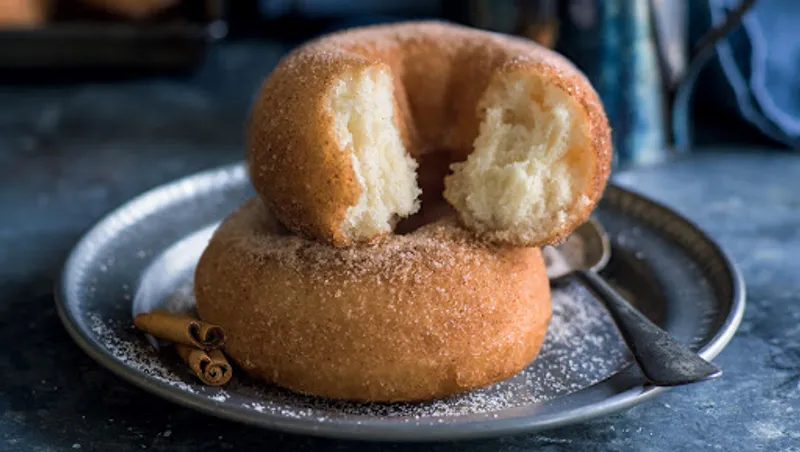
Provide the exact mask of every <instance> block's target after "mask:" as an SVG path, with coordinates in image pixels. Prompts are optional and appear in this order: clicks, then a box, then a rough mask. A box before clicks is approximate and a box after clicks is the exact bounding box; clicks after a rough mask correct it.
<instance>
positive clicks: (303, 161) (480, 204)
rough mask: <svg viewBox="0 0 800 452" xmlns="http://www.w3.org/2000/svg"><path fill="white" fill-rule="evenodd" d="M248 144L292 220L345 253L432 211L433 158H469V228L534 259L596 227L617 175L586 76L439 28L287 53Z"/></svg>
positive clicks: (453, 199)
mask: <svg viewBox="0 0 800 452" xmlns="http://www.w3.org/2000/svg"><path fill="white" fill-rule="evenodd" d="M247 146H248V163H249V171H250V178H251V180H252V182H253V185H254V187H255V189H256V191H257V192H258V194H259V195H260V196H261V198H262V199H263V200H264V202H265V203H266V204H267V205H268V206H269V208H270V209H271V210H272V211H273V212H274V214H275V215H276V217H277V218H278V219H279V220H280V221H281V222H282V223H283V224H284V225H285V226H286V227H287V228H288V229H290V230H292V231H293V232H295V233H297V234H299V235H301V236H304V237H307V238H312V239H315V240H317V241H320V242H322V243H328V244H331V245H334V246H337V247H343V246H350V245H353V244H358V243H365V242H370V241H373V240H374V239H376V238H378V237H380V236H382V235H385V234H388V233H391V232H392V231H393V230H394V226H395V224H396V223H397V222H398V221H399V220H400V219H402V218H406V217H409V216H411V215H413V214H414V213H416V212H417V211H418V210H419V208H420V197H421V194H422V192H423V191H425V190H426V189H428V187H425V186H420V181H419V180H418V173H419V172H420V171H421V170H422V169H421V168H420V167H419V165H420V164H419V163H418V162H419V161H421V160H422V157H423V156H425V155H429V154H431V153H437V152H445V151H446V152H448V153H452V154H453V155H454V156H455V157H456V158H455V161H456V162H455V163H453V164H452V165H451V174H449V175H447V176H446V178H445V183H444V187H445V188H444V193H443V195H444V198H445V199H446V200H447V201H448V202H449V203H450V204H451V205H452V206H453V208H454V209H455V210H456V211H457V213H458V216H459V218H460V220H461V223H462V224H463V225H464V226H465V227H467V228H468V229H470V230H471V231H473V232H474V233H476V234H477V235H479V236H481V237H483V238H485V239H487V240H490V241H493V242H498V243H502V244H511V245H519V246H539V245H544V244H547V243H552V242H556V241H559V240H560V239H563V238H565V237H566V236H567V235H568V234H569V233H570V232H571V231H572V230H573V229H574V228H575V227H577V226H578V225H580V224H581V223H583V222H584V221H585V220H586V219H587V218H588V216H589V214H590V213H591V211H592V210H593V208H594V206H595V205H596V203H597V201H598V199H599V198H600V195H601V194H602V191H603V189H604V188H605V184H606V181H607V179H608V174H609V168H610V161H611V144H610V130H609V127H608V123H607V119H606V116H605V113H604V111H603V109H602V106H601V103H600V101H599V98H598V96H597V94H596V93H595V91H594V90H593V89H592V87H591V85H590V84H589V82H588V81H587V80H586V78H585V77H584V76H583V75H582V74H581V73H580V71H578V70H577V69H576V68H575V67H574V66H572V64H571V63H569V62H568V61H567V60H566V59H564V58H563V57H561V56H560V55H558V54H556V53H554V52H552V51H550V50H548V49H545V48H543V47H541V46H539V45H537V44H535V43H533V42H530V41H526V40H522V39H518V38H512V37H508V36H503V35H499V34H495V33H490V32H486V31H479V30H475V29H471V28H467V27H463V26H457V25H450V24H444V23H438V22H410V23H402V24H394V25H381V26H371V27H363V28H359V29H353V30H348V31H344V32H339V33H335V34H332V35H328V36H325V37H322V38H320V39H317V40H315V41H311V42H310V43H308V44H306V45H304V46H302V47H300V48H298V49H297V50H295V51H294V52H292V53H291V54H289V55H287V56H286V57H284V59H282V60H281V62H280V63H279V65H278V66H277V67H276V69H275V70H274V71H273V72H272V73H271V74H270V76H269V77H268V78H267V80H266V81H265V83H264V86H263V87H262V89H261V90H260V92H259V95H258V97H257V99H256V102H255V103H254V106H253V110H252V112H251V120H250V125H249V128H248V145H247ZM426 194H428V193H426Z"/></svg>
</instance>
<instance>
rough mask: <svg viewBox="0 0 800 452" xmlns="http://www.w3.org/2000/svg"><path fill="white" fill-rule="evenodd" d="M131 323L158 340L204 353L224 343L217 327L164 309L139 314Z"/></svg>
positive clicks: (223, 333) (220, 330)
mask: <svg viewBox="0 0 800 452" xmlns="http://www.w3.org/2000/svg"><path fill="white" fill-rule="evenodd" d="M133 322H134V324H135V325H136V328H138V329H140V330H142V331H144V332H145V333H148V334H152V335H153V336H154V337H156V338H158V339H163V340H165V341H168V342H173V343H175V344H183V345H188V346H191V347H194V348H198V349H201V350H205V351H209V350H215V349H218V348H220V347H222V345H223V344H224V343H225V332H224V331H223V330H222V328H220V327H219V326H217V325H213V324H210V323H207V322H203V321H202V320H197V319H195V318H194V317H190V316H188V315H185V314H176V313H173V312H169V311H166V310H164V309H154V310H152V311H150V312H145V313H142V314H139V315H137V316H136V317H135V318H134V320H133Z"/></svg>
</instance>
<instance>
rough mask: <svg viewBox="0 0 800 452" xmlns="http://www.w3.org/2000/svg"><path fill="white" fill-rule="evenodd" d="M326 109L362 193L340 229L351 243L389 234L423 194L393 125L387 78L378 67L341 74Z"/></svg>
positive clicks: (389, 88) (393, 116) (412, 164)
mask: <svg viewBox="0 0 800 452" xmlns="http://www.w3.org/2000/svg"><path fill="white" fill-rule="evenodd" d="M330 108H331V114H332V116H333V118H334V136H335V137H336V139H337V144H338V145H339V147H340V148H341V149H342V150H343V152H347V153H348V154H349V156H350V159H351V161H352V164H353V173H354V174H355V178H356V180H357V181H358V184H359V186H360V188H361V194H360V195H359V197H358V201H357V202H356V204H355V205H353V206H350V207H348V209H347V212H346V213H345V217H344V220H343V221H342V223H341V230H342V232H343V233H344V235H345V236H346V237H347V239H348V240H353V241H364V240H368V239H370V238H372V237H374V236H376V235H378V234H382V233H387V232H390V231H391V229H392V227H393V226H394V221H395V220H396V218H397V217H407V216H409V215H411V214H413V213H415V212H416V211H417V210H419V200H418V197H419V195H420V193H422V191H421V190H420V189H419V187H418V186H417V176H416V170H417V162H416V160H414V159H413V158H412V157H411V156H410V155H409V154H408V152H407V151H406V149H405V146H403V141H402V139H401V137H400V132H399V130H398V129H397V127H396V125H395V124H396V122H395V112H394V104H393V103H392V79H391V77H390V76H389V74H387V73H386V71H385V70H381V69H380V68H368V69H366V70H362V71H358V72H350V73H346V74H343V75H342V77H341V78H340V79H339V80H337V81H336V83H335V84H334V86H333V90H332V93H331V106H330Z"/></svg>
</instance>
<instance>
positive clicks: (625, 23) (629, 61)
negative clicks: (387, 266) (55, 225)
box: [0, 0, 800, 167]
mask: <svg viewBox="0 0 800 452" xmlns="http://www.w3.org/2000/svg"><path fill="white" fill-rule="evenodd" d="M742 3H744V4H747V3H751V4H752V3H756V4H755V7H754V8H753V10H752V11H751V14H750V16H754V17H759V16H757V14H760V15H761V16H760V17H761V19H764V18H765V17H766V18H767V19H769V18H770V16H769V14H774V13H775V12H776V11H786V5H789V6H791V4H792V2H791V1H783V2H781V1H780V0H772V1H767V0H765V1H762V2H747V1H745V2H738V1H729V2H726V1H724V0H708V1H706V0H698V1H688V0H669V1H668V0H606V1H598V0H562V1H559V0H506V1H503V0H500V1H490V0H465V1H458V0H383V1H380V0H354V1H344V0H236V1H221V0H202V1H201V0H0V83H2V84H3V86H0V88H1V89H2V92H0V95H2V96H5V100H6V102H5V105H0V107H2V108H3V110H5V111H3V112H2V113H0V115H3V116H5V115H11V116H14V117H16V115H17V114H18V113H19V112H13V111H9V110H14V109H15V108H18V109H21V110H23V112H22V114H32V115H36V116H37V119H36V121H34V123H42V124H43V126H42V127H43V128H44V129H47V125H48V121H50V122H58V118H59V117H61V116H62V115H61V114H60V113H59V109H58V107H57V106H54V105H52V104H51V105H50V106H49V108H48V106H47V105H46V104H42V103H40V104H34V103H31V101H29V100H28V101H26V100H24V99H20V98H19V97H14V94H12V93H14V92H16V91H15V89H33V87H38V90H37V91H32V92H33V93H34V94H33V95H34V97H37V96H38V97H41V96H46V95H47V91H46V90H45V91H42V87H43V86H44V87H50V88H52V87H65V86H73V87H76V86H77V87H81V86H83V87H86V86H93V87H97V86H98V85H100V86H105V87H108V86H117V87H120V89H122V88H123V87H125V89H128V90H132V91H129V92H130V93H137V90H139V91H138V93H137V94H136V97H137V98H138V99H131V100H130V101H127V102H125V103H119V102H118V103H117V105H111V104H109V102H112V101H113V100H112V99H105V101H104V99H102V98H97V99H96V100H95V101H94V102H95V103H92V101H90V100H87V101H86V102H87V103H86V105H85V108H88V109H93V110H96V111H104V110H109V109H111V110H114V112H113V113H111V116H109V115H108V114H102V115H100V117H95V115H94V114H93V113H91V112H85V114H86V115H88V116H87V117H86V118H89V119H88V120H87V121H84V122H82V123H81V125H82V127H87V128H92V127H97V128H99V129H106V128H108V127H111V124H109V120H110V119H111V118H114V117H115V116H116V120H121V119H123V118H125V121H132V122H142V121H144V122H148V120H147V119H145V118H143V117H144V116H154V118H152V119H151V120H149V122H150V123H151V124H150V127H151V128H155V129H159V128H160V127H161V126H159V124H158V122H159V121H162V123H163V124H164V126H163V128H168V127H181V121H180V119H176V118H174V116H175V115H186V114H187V111H184V110H181V109H176V110H174V111H173V112H172V113H170V111H169V109H159V110H160V111H158V112H156V111H153V109H154V108H156V106H154V105H152V104H153V102H152V101H151V102H148V101H146V100H144V99H141V97H139V96H150V97H151V98H155V97H159V98H161V99H162V103H163V102H167V103H169V102H170V101H172V102H178V103H187V102H188V103H189V104H191V102H192V99H190V97H191V96H189V94H188V93H185V92H184V95H185V96H189V97H186V98H184V99H179V97H180V96H181V94H179V93H178V92H179V91H186V90H192V89H195V90H200V91H198V92H196V93H195V94H197V95H198V96H200V98H202V97H203V96H207V97H212V98H213V99H206V101H207V104H208V105H206V107H207V108H211V109H213V108H218V109H219V111H218V116H217V118H216V119H215V122H216V123H217V125H218V126H220V127H223V128H226V127H227V128H229V129H230V130H231V131H233V130H236V132H235V133H239V131H238V129H236V127H237V124H241V122H242V121H243V120H244V117H245V115H246V110H247V109H248V108H249V101H250V99H251V98H252V95H253V94H254V92H255V90H256V89H257V86H258V83H259V82H260V81H261V79H263V77H265V76H266V75H267V73H268V72H269V70H270V69H271V67H272V66H274V64H275V63H276V62H277V59H278V58H279V57H280V56H281V55H283V54H284V53H285V52H286V51H288V50H289V49H291V48H292V47H293V46H296V45H297V44H299V43H301V42H303V41H305V40H307V39H310V38H312V37H315V36H318V35H320V34H323V33H327V32H331V31H334V30H338V29H343V28H348V27H353V26H359V25H365V24H371V23H381V22H392V21H400V20H411V19H422V18H436V19H441V20H447V21H452V22H458V23H462V24H466V25H470V26H474V27H478V28H482V29H487V30H492V31H497V32H502V33H509V34H515V35H519V36H522V37H524V38H527V39H532V40H535V41H537V42H539V43H541V44H543V45H546V46H548V47H551V48H554V49H556V50H558V51H559V52H562V53H563V54H565V55H566V56H567V57H569V58H570V59H571V60H572V61H574V62H575V64H576V65H577V66H578V67H580V68H581V69H582V70H583V71H584V72H586V74H587V75H588V76H589V78H590V79H591V81H592V83H593V84H594V86H595V87H596V89H597V90H598V92H599V93H600V95H601V97H602V99H603V102H604V104H605V108H606V110H607V112H608V115H609V118H610V120H611V123H612V126H613V129H614V144H615V148H616V154H617V156H616V158H617V161H616V165H617V167H627V166H632V165H645V164H652V163H658V162H661V161H663V160H665V159H669V158H672V157H675V156H680V155H681V154H685V153H687V152H693V151H694V152H696V151H698V150H699V149H701V148H703V147H704V146H720V145H723V146H741V147H745V146H760V147H765V146H766V147H776V148H786V149H789V148H794V147H796V143H795V141H794V136H793V132H792V130H791V127H788V126H785V125H786V121H784V122H783V123H781V121H780V120H781V118H780V117H778V118H776V117H775V115H778V116H780V115H779V114H780V113H786V111H787V110H788V111H789V116H790V117H789V119H790V121H789V122H791V119H792V118H791V109H792V107H794V106H795V105H793V103H794V104H797V103H800V102H794V101H792V100H791V99H790V100H789V101H788V104H789V105H788V106H787V105H780V106H778V108H777V109H776V108H772V110H770V109H769V108H767V107H770V105H766V104H768V103H769V102H767V101H769V100H771V99H774V98H775V97H776V96H780V95H781V91H780V90H779V91H778V92H777V94H776V92H775V91H774V90H773V91H772V92H770V84H772V85H775V82H774V81H775V80H776V76H775V75H774V72H775V71H773V76H772V78H769V77H767V80H766V82H763V79H764V77H763V76H762V77H760V79H761V80H762V84H764V85H766V88H764V89H762V91H765V90H766V93H763V92H762V93H761V94H763V95H762V96H761V97H759V94H760V93H759V91H758V89H757V88H758V87H757V86H755V83H756V82H757V81H758V80H757V79H759V77H758V74H757V72H758V65H759V64H761V65H762V67H766V68H768V69H769V68H773V69H774V68H775V59H774V58H772V59H770V57H769V55H770V54H775V53H776V52H774V50H775V49H776V48H778V45H777V44H775V39H773V38H770V41H769V42H770V44H771V45H772V50H773V52H762V54H764V53H766V54H767V56H766V57H764V58H763V61H759V60H758V58H757V56H758V55H756V54H755V51H754V50H753V49H756V50H757V48H758V42H757V41H758V40H759V39H762V40H763V36H759V35H758V34H759V33H762V34H763V32H761V31H759V30H756V29H755V28H753V26H751V27H747V21H745V24H744V25H743V26H741V25H739V21H738V18H737V17H735V16H736V7H737V6H739V5H741V4H742ZM794 3H795V4H796V3H797V2H794ZM750 6H752V5H747V7H750ZM790 9H797V8H796V7H794V8H790ZM731 17H732V19H731ZM790 17H791V16H790ZM726 18H728V19H731V24H726V23H725V20H726ZM751 18H752V17H751ZM770 20H771V19H770ZM751 22H752V21H751ZM715 25H716V26H720V27H721V26H725V25H731V26H730V27H729V28H730V30H724V31H725V32H726V33H725V34H721V36H722V38H723V39H722V41H713V40H709V34H711V35H713V33H709V32H710V31H713V27H714V26H715ZM761 28H762V29H763V28H765V27H763V26H762V27H761ZM754 30H756V31H754ZM784 30H786V27H784ZM712 37H713V36H712ZM792 37H793V36H791V34H789V35H788V38H787V36H784V38H783V39H791V38H792ZM762 44H763V43H762ZM781 45H782V44H781ZM762 47H763V45H762ZM704 51H705V52H704ZM726 55H727V56H728V57H729V58H727V59H726V58H724V57H725V56H726ZM726 62H727V63H728V66H725V63H726ZM790 66H792V65H791V64H790ZM780 70H781V68H780V67H778V75H780ZM788 70H791V71H792V72H794V71H795V67H793V66H792V67H789V68H788ZM767 74H768V75H769V74H770V73H769V71H767ZM737 77H738V78H737ZM748 78H749V80H748ZM165 80H167V81H168V82H164V81H165ZM742 80H744V81H745V85H746V86H745V87H744V88H742V87H741V86H738V85H737V82H739V85H741V81H742ZM133 81H139V82H140V83H147V82H148V81H155V82H154V83H156V84H158V83H184V84H183V85H169V86H172V88H173V91H176V92H173V93H171V94H170V93H169V92H166V91H164V90H161V91H159V92H158V93H155V92H152V91H153V90H157V88H154V87H153V86H151V87H150V88H149V89H147V88H143V87H142V86H143V85H141V84H139V85H137V84H135V83H134V84H131V83H133ZM746 82H752V83H750V84H749V85H747V83H746ZM115 84H116V85H115ZM162 88H165V89H166V85H164V86H162ZM102 89H108V88H101V90H102ZM743 90H744V92H743ZM784 91H785V83H784ZM29 92H30V91H29ZM56 92H57V91H56ZM56 92H52V93H53V95H54V96H55V95H56V94H55V93H56ZM130 95H131V94H128V96H130ZM8 96H11V97H8ZM118 96H121V97H123V98H125V97H126V94H125V93H123V92H122V91H120V92H119V94H118ZM770 96H771V97H770ZM111 97H114V96H111ZM195 97H197V96H195ZM0 99H1V97H0ZM764 99H766V100H764ZM119 100H120V101H121V99H119ZM194 101H195V102H197V101H199V98H195V99H194ZM155 103H156V104H158V102H155ZM201 103H202V102H201ZM773 104H774V102H773ZM772 107H775V106H774V105H772ZM182 108H185V109H189V110H192V109H193V108H194V109H195V110H197V109H200V108H201V106H200V105H199V104H198V105H195V106H194V107H193V106H191V105H182ZM781 108H783V110H782V111H781ZM26 109H27V110H30V111H26ZM125 109H129V111H127V112H126V113H125V114H123V113H122V112H123V111H124V110H125ZM37 110H38V111H37ZM776 110H777V112H776ZM798 111H800V108H798ZM171 114H172V115H173V118H172V120H168V119H167V116H169V115H171ZM159 115H162V116H163V117H161V119H158V117H159ZM189 115H190V116H191V112H189ZM3 116H0V143H2V140H3V135H2V127H3V126H2V125H1V124H4V123H5V124H6V126H5V127H13V124H14V123H15V121H13V120H8V119H7V120H6V121H3ZM784 116H785V115H784ZM798 116H800V115H798ZM48 118H50V119H48ZM86 118H84V119H86ZM91 118H95V119H96V122H95V123H92V122H91V120H92V119H91ZM783 119H786V118H783ZM168 123H170V124H171V125H170V126H167V125H166V124H168ZM789 125H790V126H791V124H789ZM782 126H784V127H782ZM204 127H214V124H208V125H206V126H204ZM45 132H46V131H45ZM149 132H153V131H152V130H150V131H149ZM120 133H121V134H123V135H124V133H123V132H122V131H120ZM208 133H209V134H211V135H217V136H219V135H218V134H214V133H213V132H208ZM103 134H104V133H101V135H103ZM40 135H41V134H40ZM44 135H47V134H46V133H44ZM107 135H108V137H109V138H112V137H113V134H107ZM200 135H201V136H202V135H203V134H202V133H201V134H200ZM6 138H7V137H6ZM120 138H124V137H120ZM152 138H154V139H157V138H158V137H157V135H155V136H153V137H152ZM169 138H170V134H169V133H166V134H165V136H164V139H165V140H169ZM30 139H32V140H34V141H36V140H40V139H41V137H38V138H36V137H34V138H30ZM187 139H189V140H191V139H192V138H191V137H187ZM231 139H233V140H239V138H238V137H235V138H234V137H231ZM28 141H30V140H28Z"/></svg>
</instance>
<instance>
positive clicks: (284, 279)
mask: <svg viewBox="0 0 800 452" xmlns="http://www.w3.org/2000/svg"><path fill="white" fill-rule="evenodd" d="M430 221H431V222H430V223H427V224H424V225H422V226H420V227H418V228H417V229H414V230H413V231H410V232H408V233H406V234H390V235H385V236H382V237H380V238H379V239H377V240H375V241H373V242H370V243H369V244H365V245H362V246H356V247H343V248H337V247H333V246H329V245H326V244H321V243H318V242H315V241H312V240H307V239H303V238H301V237H298V236H296V235H294V234H291V233H287V232H286V231H285V230H283V228H282V227H281V226H280V224H279V222H278V220H277V219H276V218H275V217H274V215H272V214H271V213H270V212H269V211H268V210H267V209H266V207H265V206H264V204H263V202H262V201H261V200H260V199H258V198H254V199H252V200H250V201H248V202H246V203H245V204H244V205H242V206H241V207H240V208H238V209H237V210H236V211H234V212H232V213H231V214H230V215H229V216H228V217H227V218H226V219H225V221H224V222H223V223H222V224H221V225H220V226H219V228H218V229H217V230H216V232H215V233H214V236H213V237H212V239H211V240H210V242H209V244H208V247H207V248H206V249H205V251H204V252H203V255H202V256H201V258H200V260H199V262H198V265H197V268H196V272H195V284H194V290H195V295H196V300H197V312H198V315H199V316H200V318H202V319H203V320H205V321H208V322H212V323H215V324H217V325H220V326H221V327H223V328H224V329H225V331H226V333H227V338H228V339H227V340H226V343H225V352H226V354H227V355H228V356H229V357H230V358H231V359H232V360H233V361H234V362H236V364H237V365H239V366H240V368H241V369H242V370H243V371H244V372H246V373H248V374H250V375H252V376H255V377H257V378H259V379H263V380H265V381H267V382H271V383H275V384H278V385H280V386H283V387H285V388H289V389H291V390H294V391H298V392H301V393H306V394H313V395H317V396H323V397H331V398H336V399H348V400H360V401H383V402H391V401H406V400H427V399H431V398H437V397H444V396H447V395H451V394H456V393H459V392H463V391H466V390H469V389H472V388H475V387H481V386H485V385H487V384H491V383H493V382H496V381H500V380H503V379H506V378H509V377H511V376H512V375H514V374H516V373H517V372H519V371H520V370H521V369H522V368H524V367H525V366H527V365H528V364H529V363H530V362H531V361H532V360H533V359H535V357H536V355H537V353H538V350H539V348H540V347H541V345H542V342H543V340H544V336H545V334H546V331H547V325H548V324H549V320H550V316H551V304H550V291H549V283H548V279H547V275H546V271H545V267H544V262H543V260H542V257H541V254H540V252H539V250H538V249H537V248H520V247H502V246H495V245H492V244H490V243H487V242H485V241H482V240H476V239H475V236H474V235H473V234H472V233H470V232H469V231H467V230H465V229H464V228H462V227H460V226H459V225H458V220H457V219H456V218H455V216H454V215H453V214H452V212H450V211H447V210H446V211H444V212H442V216H440V215H434V216H433V217H432V218H431V219H430Z"/></svg>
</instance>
